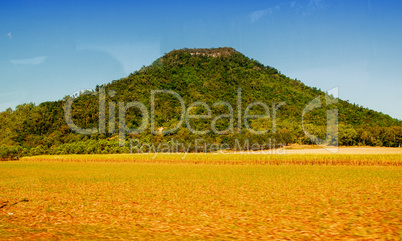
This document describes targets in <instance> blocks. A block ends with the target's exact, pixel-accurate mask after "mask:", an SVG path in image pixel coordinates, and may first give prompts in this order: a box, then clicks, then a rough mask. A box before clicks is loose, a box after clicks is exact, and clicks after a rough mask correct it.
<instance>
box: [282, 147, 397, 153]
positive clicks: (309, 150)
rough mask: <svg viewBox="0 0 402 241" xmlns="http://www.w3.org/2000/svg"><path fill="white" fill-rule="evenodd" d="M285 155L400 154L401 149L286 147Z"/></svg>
mask: <svg viewBox="0 0 402 241" xmlns="http://www.w3.org/2000/svg"><path fill="white" fill-rule="evenodd" d="M284 152H285V153H286V154H402V148H392V147H339V148H334V147H318V146H317V147H314V148H312V147H309V148H304V147H302V146H300V147H292V146H291V147H288V148H285V151H284Z"/></svg>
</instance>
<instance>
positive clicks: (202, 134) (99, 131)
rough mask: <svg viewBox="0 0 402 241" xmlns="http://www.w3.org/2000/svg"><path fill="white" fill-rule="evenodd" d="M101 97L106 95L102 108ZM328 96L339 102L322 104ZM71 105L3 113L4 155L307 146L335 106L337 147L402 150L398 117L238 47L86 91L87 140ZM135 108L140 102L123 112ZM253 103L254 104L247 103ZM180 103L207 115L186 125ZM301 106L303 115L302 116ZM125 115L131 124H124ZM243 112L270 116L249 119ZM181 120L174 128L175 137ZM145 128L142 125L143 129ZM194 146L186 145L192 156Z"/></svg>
mask: <svg viewBox="0 0 402 241" xmlns="http://www.w3.org/2000/svg"><path fill="white" fill-rule="evenodd" d="M156 90H169V91H170V92H168V93H159V92H155V91H156ZM152 93H154V97H155V98H154V102H153V103H154V115H153V116H152V108H151V106H152V101H151V96H152ZM173 93H176V94H177V95H178V96H179V97H181V98H182V100H183V103H180V101H179V98H178V96H177V95H176V96H175V95H173ZM99 96H105V99H104V100H101V103H99V102H100V101H99ZM317 97H318V98H319V99H317V100H318V101H319V102H320V100H321V102H320V103H322V104H321V107H319V108H315V109H314V110H312V111H306V110H305V108H306V106H308V105H309V104H311V103H312V100H314V99H315V98H317ZM328 97H330V99H332V100H336V101H332V102H331V103H329V104H328V105H326V104H327V103H326V100H327V101H329V99H328ZM70 99H71V98H70ZM67 100H69V97H65V98H63V100H59V101H55V102H46V103H42V104H40V105H38V106H35V105H34V104H24V105H20V106H18V107H17V108H16V109H15V110H11V109H8V110H7V111H5V112H2V113H0V123H2V124H1V127H0V145H4V146H3V151H2V152H4V153H5V152H7V151H6V149H7V148H8V149H10V148H9V147H5V146H14V147H15V148H14V149H15V150H14V152H17V153H22V154H24V155H31V154H32V155H34V154H42V153H45V154H47V153H50V154H59V153H119V152H127V151H128V144H127V143H126V146H125V147H119V146H118V143H117V141H118V140H119V138H120V141H121V139H122V138H124V139H125V140H129V139H132V138H134V139H136V140H137V141H138V142H141V143H142V142H143V143H148V144H152V145H158V144H161V143H172V141H173V142H175V141H177V142H180V143H193V144H194V142H195V140H197V139H202V141H201V142H202V143H204V144H205V143H209V144H212V143H218V144H223V143H228V144H229V146H230V147H233V145H234V143H235V142H236V140H237V141H238V142H239V143H244V141H245V140H249V141H250V143H260V144H261V143H267V141H268V140H270V141H272V140H273V141H274V142H275V143H281V144H288V143H304V144H310V143H312V142H313V141H312V139H311V138H308V137H307V136H306V134H305V131H307V132H309V133H311V134H312V135H315V136H316V137H319V138H321V139H324V138H325V137H326V136H325V133H326V123H327V121H328V120H329V119H330V118H327V111H328V110H333V109H337V110H338V120H337V123H338V124H339V144H340V145H359V144H361V145H373V146H399V145H400V143H401V142H402V122H401V121H399V120H397V119H394V118H392V117H390V116H388V115H385V114H382V113H379V112H375V111H373V110H369V109H367V108H363V107H361V106H358V105H354V104H350V103H348V102H346V101H343V100H339V99H334V98H332V96H328V95H326V94H325V93H324V92H323V91H321V90H319V89H317V88H314V87H308V86H306V85H304V84H303V83H301V82H300V81H297V80H293V79H290V78H288V77H286V76H285V75H283V74H281V73H280V72H279V71H278V70H276V69H275V68H272V67H269V66H264V65H263V64H261V63H259V62H258V61H256V60H253V59H249V58H247V57H246V56H244V55H243V54H241V53H239V52H237V51H236V50H234V49H232V48H217V49H181V50H173V51H171V52H169V53H167V54H165V55H164V56H162V57H161V58H159V59H157V60H155V62H154V63H152V64H151V65H150V66H147V67H143V68H142V69H140V70H139V71H136V72H134V73H132V74H131V75H130V76H128V77H126V78H122V79H120V80H115V81H113V82H111V83H109V84H106V85H102V86H97V87H96V88H95V91H94V92H93V93H81V94H80V95H79V96H77V97H76V98H75V99H74V102H72V103H73V104H72V106H71V110H72V111H71V116H72V120H73V121H74V123H75V124H76V125H77V126H79V127H80V128H94V129H95V130H96V131H94V132H93V133H92V134H90V135H83V134H77V133H75V132H74V131H72V130H71V128H70V127H69V126H68V125H67V123H66V120H65V107H66V104H68V102H67ZM129 102H136V104H134V105H135V106H133V107H131V108H126V107H127V104H128V103H129ZM199 102H203V103H205V104H199ZM222 102H225V103H222ZM255 102H258V103H257V104H253V105H252V106H249V105H250V104H251V103H255ZM139 103H141V104H139ZM193 103H196V104H193ZM197 103H198V104H197ZM239 103H240V104H239ZM261 103H263V104H261ZM280 103H281V104H280ZM181 104H184V105H185V106H184V108H185V110H188V108H189V107H190V106H191V104H193V108H192V109H191V111H189V112H188V113H189V114H191V115H195V114H197V115H204V116H201V117H202V118H199V119H195V118H189V123H188V124H186V122H185V120H186V118H184V117H185V116H184V114H185V113H186V112H183V109H182V106H181ZM264 104H265V105H264ZM140 105H141V106H142V109H141V108H139V106H140ZM239 105H240V106H239ZM119 106H120V108H119ZM239 107H240V108H239ZM265 108H268V110H266V109H265ZM126 109H127V110H126ZM208 109H209V110H210V111H209V112H210V113H208ZM239 110H240V111H239ZM303 110H304V111H305V112H306V114H305V115H304V117H303V118H302V116H303ZM267 111H268V113H267ZM113 112H114V115H113ZM124 112H126V113H125V115H126V116H125V118H119V117H122V113H124ZM110 114H112V115H110ZM247 114H249V115H266V116H265V117H263V118H252V117H251V118H247V120H245V118H244V116H245V115H247ZM267 114H268V115H267ZM147 116H148V119H146V118H145V117H147ZM153 117H154V118H153ZM231 117H232V118H231ZM181 118H184V119H181ZM119 119H120V122H119ZM123 119H124V120H125V121H124V120H123ZM102 120H105V121H104V122H103V121H102ZM152 120H154V122H152ZM181 121H184V122H181ZM246 122H248V123H246ZM125 123H126V125H127V126H124V124H125ZM180 123H181V126H180V127H179V128H177V130H176V131H173V132H172V133H169V130H172V129H174V127H176V126H178V124H180ZM143 124H144V125H143ZM119 126H120V131H119ZM189 126H190V127H189ZM247 126H249V128H247ZM139 127H145V128H143V129H141V130H140V131H138V128H139ZM152 127H153V130H154V133H152ZM160 127H163V128H164V130H163V135H160V134H162V132H161V131H159V132H158V128H160ZM303 127H304V129H303ZM122 128H130V129H131V130H135V129H137V133H134V132H132V133H131V134H130V132H129V131H127V133H126V132H124V133H123V135H120V137H119V136H118V134H119V132H120V134H121V130H122ZM127 130H128V129H127ZM250 130H251V131H250ZM196 131H198V132H196ZM256 131H259V132H260V133H259V134H256ZM330 138H332V139H333V140H328V138H327V144H337V143H336V141H335V138H336V136H332V137H331V136H330ZM201 142H199V143H201ZM194 146H195V144H194V145H193V146H192V147H191V148H190V149H191V150H194ZM4 155H5V154H3V156H4Z"/></svg>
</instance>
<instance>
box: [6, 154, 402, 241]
mask: <svg viewBox="0 0 402 241" xmlns="http://www.w3.org/2000/svg"><path fill="white" fill-rule="evenodd" d="M401 171H402V155H401V154H370V155H369V154H366V155H365V154H337V155H326V154H325V155H324V154H322V155H321V154H303V155H301V154H291V155H262V154H258V155H252V154H249V155H244V154H243V155H235V154H207V155H204V154H188V155H186V156H184V155H183V154H177V155H173V154H171V155H169V154H164V155H161V154H160V155H157V156H156V157H155V156H153V155H152V154H149V155H80V156H38V157H30V158H23V159H21V160H20V161H9V162H0V240H35V239H45V240H48V239H50V240H78V239H79V240H82V239H84V240H93V239H95V240H96V239H112V240H115V239H140V240H147V239H148V240H178V239H179V240H200V239H201V240H202V239H212V240H236V239H238V240H244V239H247V240H269V239H285V240H322V239H324V240H351V239H352V240H353V239H355V240H375V239H379V240H401V239H402V202H401V201H402V199H401V195H402V185H401V184H402V172H401Z"/></svg>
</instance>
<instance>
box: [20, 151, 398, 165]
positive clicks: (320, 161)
mask: <svg viewBox="0 0 402 241" xmlns="http://www.w3.org/2000/svg"><path fill="white" fill-rule="evenodd" d="M22 160H23V161H60V162H135V163H166V164H219V165H353V166H362V165H363V166H402V154H375V155H373V154H357V155H356V154H334V155H327V154H303V155H300V154H286V155H264V154H259V153H258V152H256V153H255V154H230V153H226V154H211V153H209V154H203V153H190V154H161V153H159V154H133V155H130V154H120V155H64V156H34V157H25V158H23V159H22Z"/></svg>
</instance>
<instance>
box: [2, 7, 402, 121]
mask: <svg viewBox="0 0 402 241" xmlns="http://www.w3.org/2000/svg"><path fill="white" fill-rule="evenodd" d="M401 12H402V2H401V1H379V0H378V1H376V0H368V1H346V0H345V1H344V0H340V1H327V0H306V1H298V0H291V1H248V2H246V1H220V2H219V3H217V2H215V1H194V2H191V1H163V2H162V1H67V0H66V1H43V0H38V1H18V0H16V1H11V0H10V1H7V0H6V1H1V2H0V87H1V88H0V111H3V110H5V109H6V108H8V107H12V108H15V106H16V105H18V104H21V103H27V102H34V103H37V104H39V103H40V102H43V101H49V100H58V99H61V98H63V97H64V96H66V95H69V94H71V93H74V92H75V91H77V90H80V89H86V88H94V87H95V86H96V85H97V84H103V83H107V82H110V81H112V80H115V79H120V78H122V77H125V76H127V75H129V74H130V73H131V72H134V71H135V70H138V69H139V68H141V66H143V65H149V64H150V63H151V62H152V61H153V60H155V59H156V58H158V57H160V56H161V55H163V54H164V53H167V52H169V51H171V50H173V49H180V48H195V47H197V48H210V47H223V46H229V47H233V48H235V49H236V50H238V51H240V52H242V53H243V54H245V55H246V56H248V57H250V58H253V59H256V60H258V61H260V62H261V63H263V64H264V65H269V66H273V67H275V68H277V69H278V70H280V71H281V72H282V73H283V74H285V75H287V76H289V77H291V78H297V79H299V80H301V81H302V82H304V83H305V84H307V85H309V86H315V87H318V88H321V89H322V90H327V89H330V88H332V87H335V86H338V87H339V97H340V98H342V99H345V100H349V101H350V102H351V103H357V104H360V105H363V106H364V107H368V108H370V109H374V110H377V111H381V112H383V113H386V114H389V115H391V116H392V117H395V118H398V119H402V110H401V104H402V94H401V90H402V28H401V26H402V14H401Z"/></svg>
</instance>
